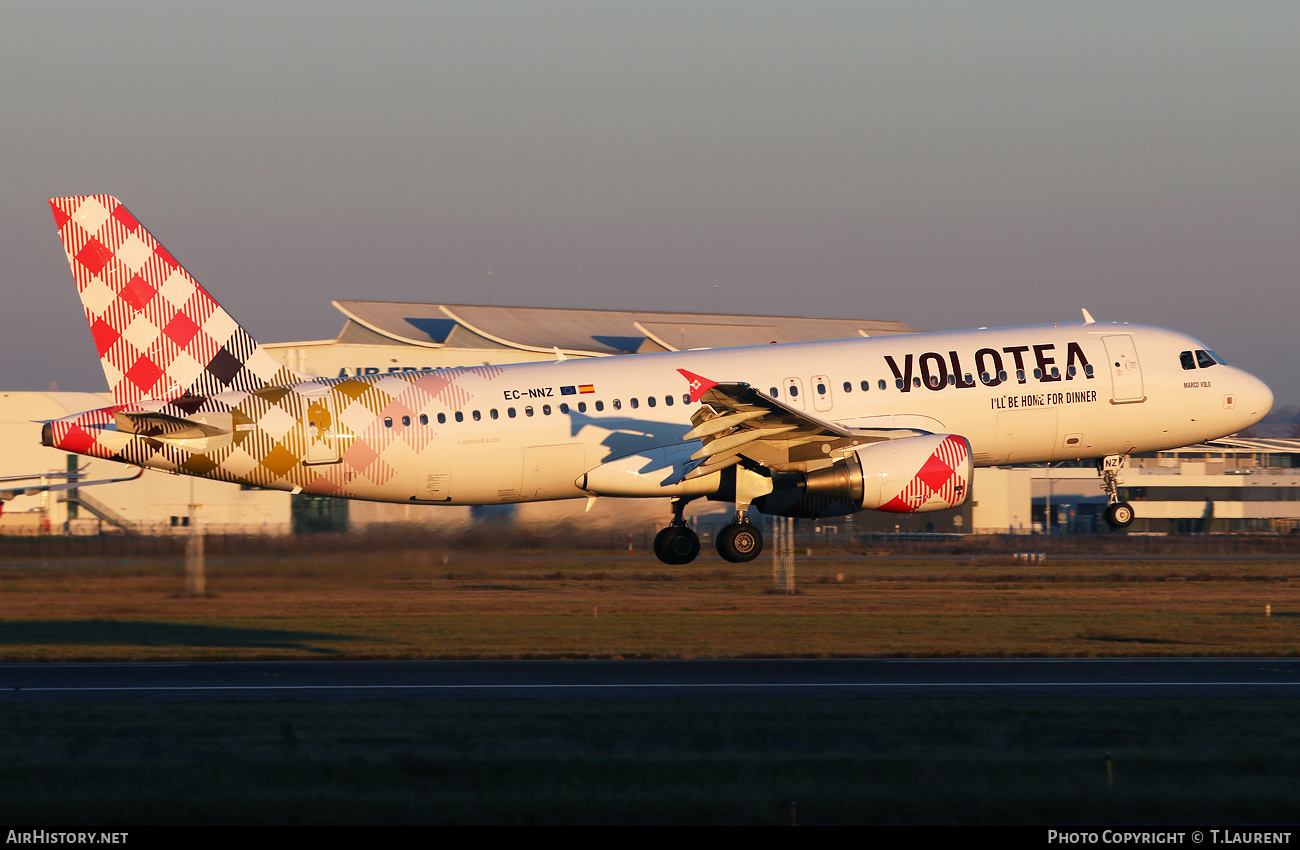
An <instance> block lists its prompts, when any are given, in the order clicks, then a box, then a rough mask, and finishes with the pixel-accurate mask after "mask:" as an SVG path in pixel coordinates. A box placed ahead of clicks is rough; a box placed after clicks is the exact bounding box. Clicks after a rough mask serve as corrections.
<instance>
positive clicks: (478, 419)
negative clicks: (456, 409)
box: [474, 410, 483, 422]
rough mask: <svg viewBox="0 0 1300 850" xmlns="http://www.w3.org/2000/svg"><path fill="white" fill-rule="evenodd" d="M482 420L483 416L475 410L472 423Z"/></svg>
mask: <svg viewBox="0 0 1300 850" xmlns="http://www.w3.org/2000/svg"><path fill="white" fill-rule="evenodd" d="M482 418H483V414H481V413H479V412H478V411H477V410H476V411H474V421H475V422H478V421H480V420H481V419H482Z"/></svg>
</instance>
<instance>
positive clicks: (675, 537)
mask: <svg viewBox="0 0 1300 850" xmlns="http://www.w3.org/2000/svg"><path fill="white" fill-rule="evenodd" d="M654 549H655V557H657V558H658V559H659V560H660V561H663V562H664V563H665V564H672V565H674V566H676V565H679V564H689V563H690V562H691V561H694V560H695V558H696V556H698V555H699V554H700V538H699V537H698V536H697V535H696V534H695V532H694V531H692V530H691V529H689V528H687V527H685V526H681V525H670V526H668V527H667V528H665V529H663V530H661V531H660V532H659V533H658V534H656V535H655V545H654Z"/></svg>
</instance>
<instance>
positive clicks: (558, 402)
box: [47, 323, 1272, 505]
mask: <svg viewBox="0 0 1300 850" xmlns="http://www.w3.org/2000/svg"><path fill="white" fill-rule="evenodd" d="M683 371H685V372H689V373H692V374H693V375H696V376H701V377H703V378H705V379H707V380H709V381H714V382H726V383H729V384H735V383H746V384H749V385H750V386H752V387H753V388H754V389H755V390H757V391H758V392H760V393H764V394H767V395H770V396H772V397H773V398H775V399H776V400H777V401H779V402H780V403H781V404H782V405H784V406H785V407H787V408H791V409H794V410H796V411H802V413H804V414H807V416H809V417H811V418H814V419H816V420H819V421H821V422H829V423H834V425H836V426H838V427H840V428H842V429H855V430H857V429H862V430H866V431H869V432H874V433H876V434H880V433H882V432H886V431H888V429H901V432H912V433H914V432H918V431H920V432H929V433H932V434H954V435H959V436H961V437H964V438H965V439H966V440H968V441H969V443H970V452H971V457H972V459H973V461H974V464H975V465H976V466H989V465H995V464H1005V463H1031V462H1039V461H1050V460H1059V459H1065V458H1092V457H1103V456H1107V455H1127V454H1130V453H1133V452H1149V451H1155V450H1159V449H1165V448H1172V447H1176V446H1183V445H1188V444H1192V443H1196V442H1201V441H1204V440H1209V439H1213V438H1216V437H1220V436H1223V435H1226V434H1230V433H1233V432H1235V431H1238V430H1240V429H1242V428H1246V427H1248V426H1249V425H1251V424H1253V423H1255V422H1257V421H1258V420H1259V419H1261V418H1263V416H1264V415H1265V414H1266V413H1267V412H1268V410H1269V408H1270V406H1271V405H1272V394H1271V392H1270V391H1269V389H1268V387H1266V386H1265V385H1264V384H1263V383H1262V382H1261V381H1259V380H1258V379H1257V378H1255V377H1253V376H1251V375H1249V374H1248V373H1246V372H1244V371H1242V370H1240V369H1235V368H1233V367H1230V366H1227V365H1224V364H1222V363H1220V362H1217V360H1216V359H1214V358H1213V357H1212V356H1211V354H1209V353H1208V351H1207V350H1206V349H1205V348H1204V346H1203V345H1201V344H1200V343H1198V342H1197V341H1196V340H1194V339H1191V338H1190V337H1187V336H1185V335H1183V334H1179V333H1175V332H1172V331H1167V330H1161V329H1159V328H1151V327H1142V326H1132V325H1119V324H1100V323H1087V324H1072V325H1059V326H1058V325H1050V326H1038V327H1026V328H1002V329H992V330H974V331H961V332H953V333H928V334H908V335H902V336H887V337H876V338H870V339H849V340H832V341H825V342H812V343H791V344H783V345H766V346H754V347H747V348H724V349H710V350H700V351H682V352H672V353H665V354H648V355H631V356H622V357H605V358H591V359H581V360H578V359H571V360H566V361H561V362H553V363H527V364H520V365H512V366H482V367H471V368H465V369H451V370H438V371H433V372H401V373H395V374H390V375H382V376H373V377H365V378H344V379H330V380H318V381H309V382H305V383H301V384H298V385H295V386H293V387H291V388H284V387H273V386H272V387H267V388H264V389H261V390H257V391H254V392H253V393H252V394H251V395H250V394H249V393H246V392H241V393H229V394H225V393H223V394H217V395H214V396H210V397H208V398H207V399H206V400H203V407H202V410H201V411H199V412H196V413H194V414H193V415H192V416H191V415H190V414H188V413H184V414H183V415H182V414H177V413H173V414H170V415H172V416H173V417H177V416H179V418H174V419H172V420H160V419H153V420H151V419H149V416H150V414H149V410H154V411H161V412H163V413H166V411H168V410H176V407H175V405H178V404H181V403H182V402H183V400H177V401H175V402H167V401H163V400H154V401H148V402H141V403H139V404H136V405H128V406H125V407H115V408H106V409H104V410H100V411H90V412H87V413H86V414H81V415H79V416H77V417H69V419H68V420H61V422H60V423H55V424H56V425H58V426H59V427H58V428H54V427H52V426H47V444H48V445H59V446H60V447H62V448H66V449H67V450H69V451H78V452H82V453H85V454H92V455H95V456H99V457H118V458H122V459H125V460H127V461H128V462H132V463H137V464H139V465H142V466H149V467H153V468H158V469H166V470H169V471H175V472H181V473H184V474H192V475H200V476H203V477H210V478H218V479H221V480H226V481H236V482H243V483H248V484H255V485H258V486H262V487H273V488H278V489H288V490H294V491H302V492H307V493H320V494H326V495H332V496H340V497H345V498H354V499H368V500H376V501H391V502H408V503H409V502H423V503H436V504H455V505H482V504H499V503H509V502H527V501H543V500H550V499H566V498H576V497H581V496H584V495H622V496H659V495H684V496H700V495H714V494H715V493H717V492H719V482H720V481H721V479H720V478H718V477H717V476H718V475H719V473H712V475H713V476H714V479H713V482H712V483H710V482H709V481H705V480H703V479H697V480H695V481H694V482H681V481H680V480H678V482H677V483H676V484H673V487H675V488H676V489H671V488H668V489H665V486H664V485H663V483H662V482H664V481H668V477H667V476H666V475H662V474H661V475H658V476H657V477H654V478H653V480H652V479H651V478H650V477H648V476H647V475H646V474H645V473H646V472H647V471H648V470H649V469H650V467H652V466H654V465H655V464H658V465H660V466H665V465H672V464H674V463H678V462H679V461H680V460H683V459H686V458H688V457H689V456H690V454H691V451H692V450H693V448H698V447H699V444H698V443H695V444H694V446H691V445H690V444H686V443H684V441H683V438H684V436H685V435H686V434H687V432H688V431H690V430H691V428H692V422H691V417H692V414H693V413H696V412H697V411H699V410H700V403H699V402H698V401H694V402H693V401H691V397H692V396H691V386H690V384H689V382H688V380H687V379H686V378H685V377H684V376H683V374H682V372H683ZM695 398H699V396H698V395H696V396H695ZM168 405H172V406H171V407H169V406H168ZM123 411H125V412H123ZM135 411H143V412H141V413H137V412H135ZM131 417H143V418H141V419H138V420H133V419H132V418H131ZM133 422H137V425H133V424H132V423H133ZM169 422H176V423H178V427H182V428H183V429H184V430H182V431H179V432H177V434H176V435H175V436H173V437H168V436H167V435H166V433H164V432H166V431H167V429H168V428H169V427H171V426H170V425H169V424H168V423H169ZM134 427H153V428H158V429H161V430H159V431H157V432H156V433H155V432H151V433H155V436H149V435H148V434H145V433H132V432H131V428H134ZM203 429H206V431H203ZM201 431H202V433H201ZM209 434H210V436H209ZM828 448H829V447H828ZM657 450H658V451H657ZM637 456H641V457H645V458H646V460H645V461H644V463H643V462H642V461H641V460H638V459H637ZM619 459H624V460H622V461H621V463H616V464H611V462H613V461H619ZM604 464H610V465H609V466H606V467H604V474H602V472H601V471H599V470H598V468H599V467H601V466H602V465H604ZM758 464H759V465H760V466H763V465H766V466H769V469H770V471H773V472H781V471H784V470H783V469H782V467H781V465H780V464H775V465H771V464H767V463H765V462H764V461H763V460H761V459H760V460H759V461H758ZM813 465H815V463H814V464H813ZM800 468H801V469H802V470H803V471H805V472H806V471H808V470H810V469H811V466H810V465H808V464H807V463H805V464H804V465H803V466H802V467H800ZM732 475H733V478H734V472H733V473H732ZM610 482H612V483H610ZM710 488H712V489H710ZM724 496H725V493H724Z"/></svg>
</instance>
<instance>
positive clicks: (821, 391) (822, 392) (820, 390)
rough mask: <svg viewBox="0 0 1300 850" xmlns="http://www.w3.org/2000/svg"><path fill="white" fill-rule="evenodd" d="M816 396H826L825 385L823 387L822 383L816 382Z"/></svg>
mask: <svg viewBox="0 0 1300 850" xmlns="http://www.w3.org/2000/svg"><path fill="white" fill-rule="evenodd" d="M817 395H826V385H825V384H823V383H821V382H818V384H817Z"/></svg>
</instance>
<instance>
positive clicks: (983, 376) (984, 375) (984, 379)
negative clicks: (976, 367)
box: [980, 372, 989, 384]
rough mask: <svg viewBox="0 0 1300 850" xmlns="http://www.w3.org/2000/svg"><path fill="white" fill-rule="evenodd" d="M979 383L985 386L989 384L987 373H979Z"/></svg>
mask: <svg viewBox="0 0 1300 850" xmlns="http://www.w3.org/2000/svg"><path fill="white" fill-rule="evenodd" d="M980 382H981V383H985V384H987V383H988V382H989V373H988V372H980Z"/></svg>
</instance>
